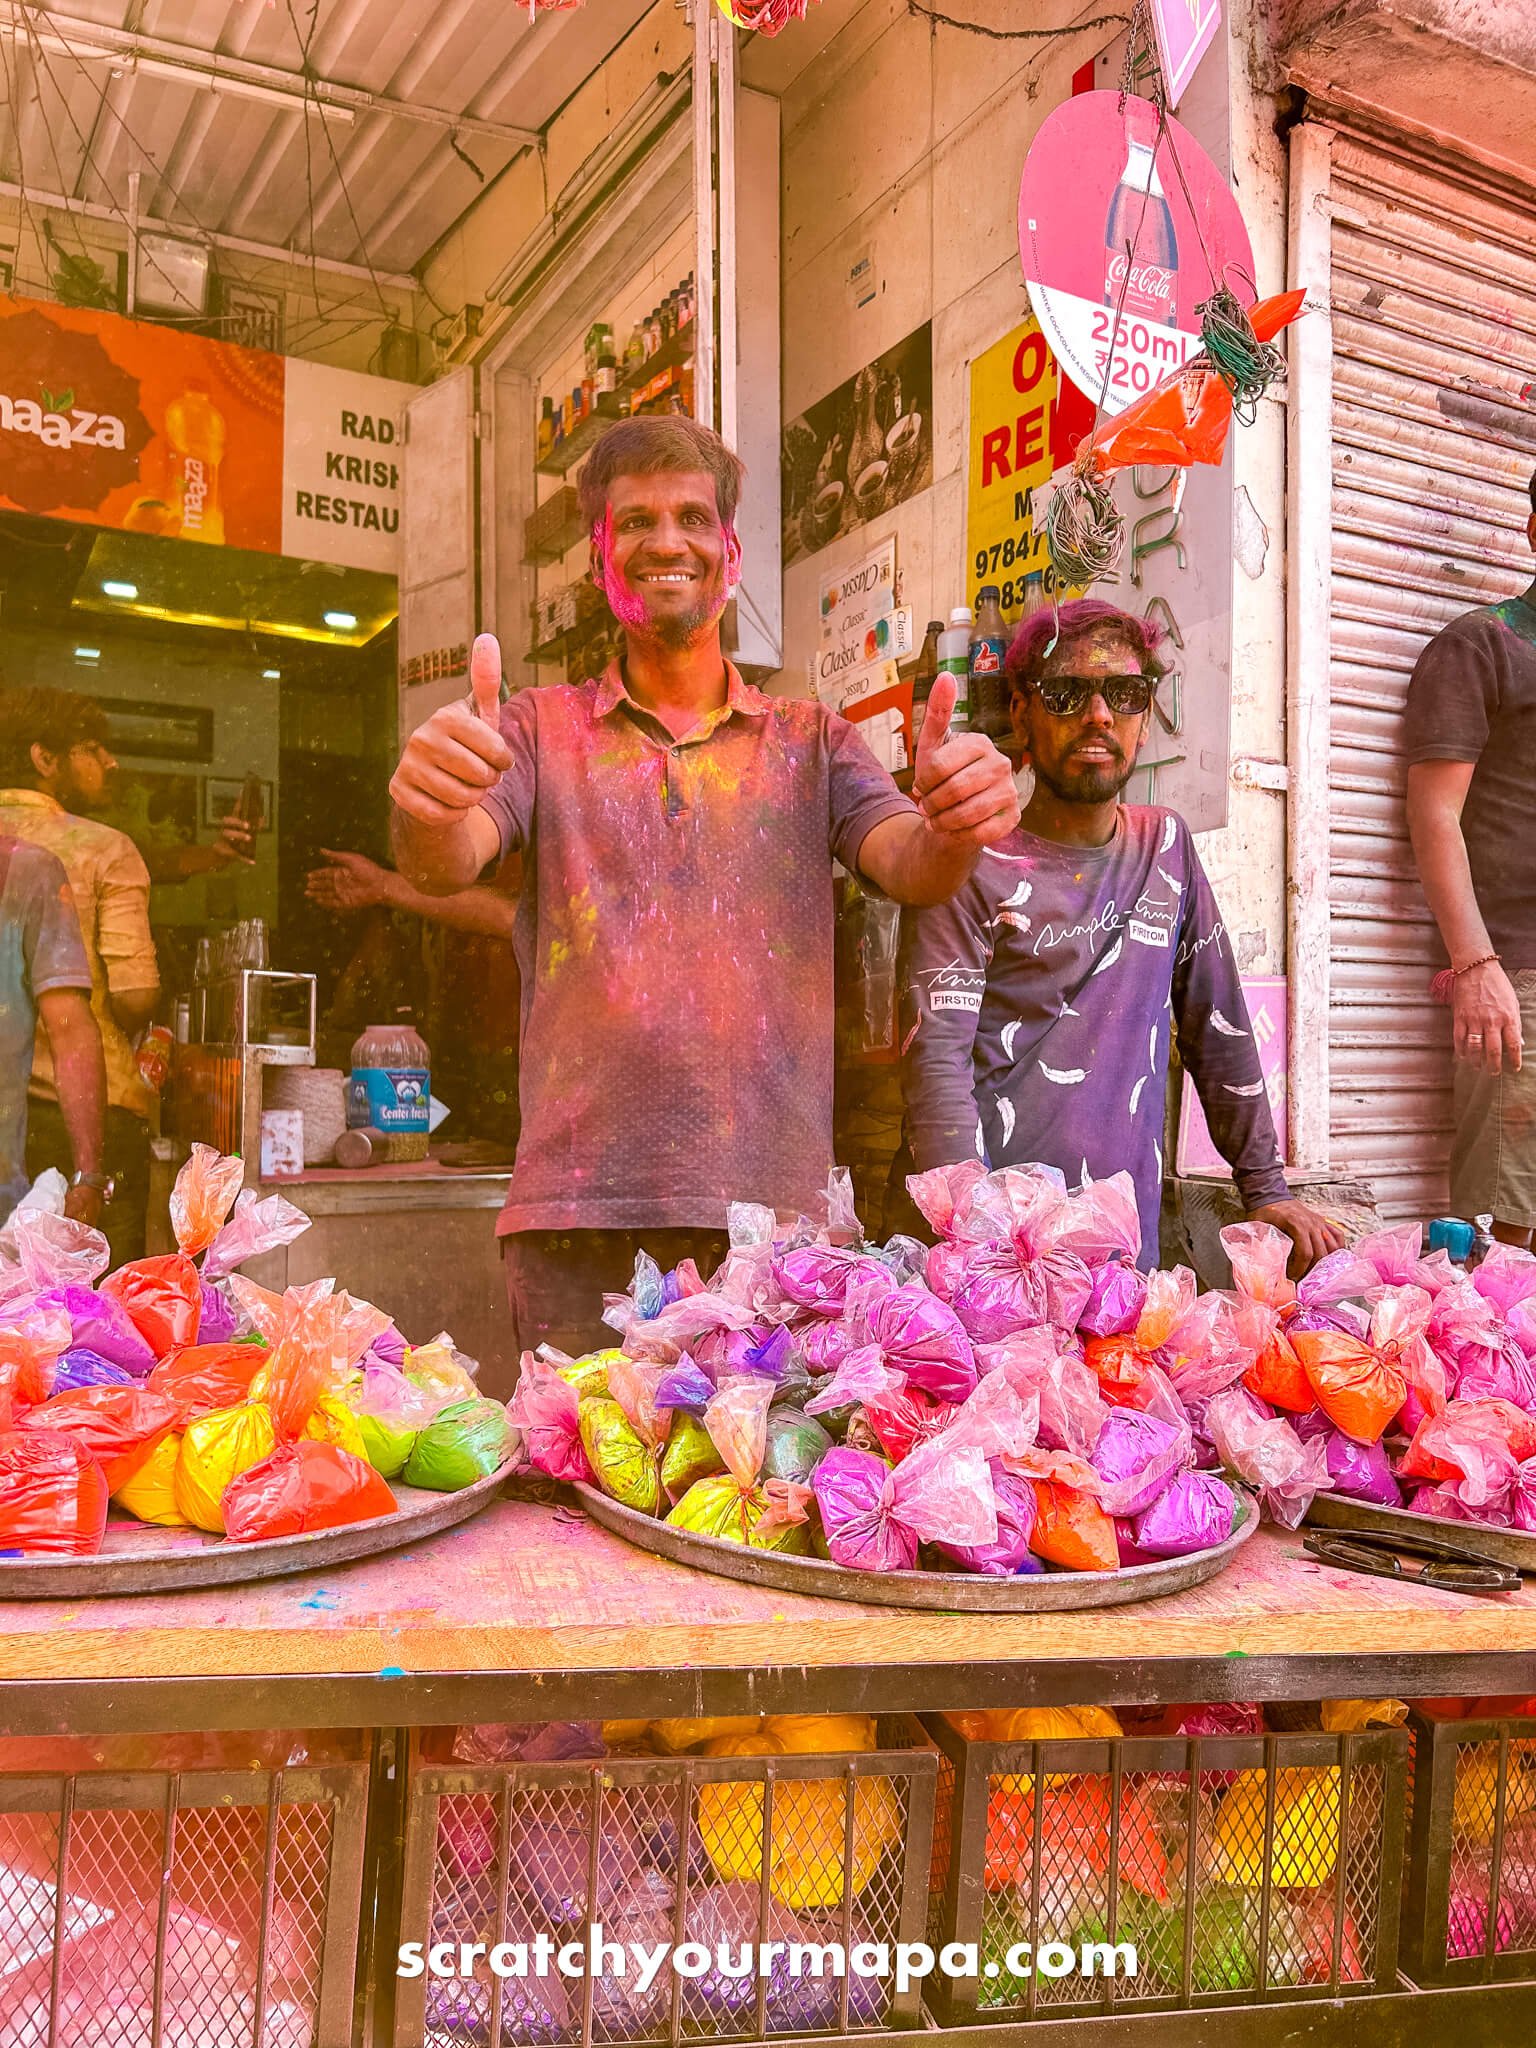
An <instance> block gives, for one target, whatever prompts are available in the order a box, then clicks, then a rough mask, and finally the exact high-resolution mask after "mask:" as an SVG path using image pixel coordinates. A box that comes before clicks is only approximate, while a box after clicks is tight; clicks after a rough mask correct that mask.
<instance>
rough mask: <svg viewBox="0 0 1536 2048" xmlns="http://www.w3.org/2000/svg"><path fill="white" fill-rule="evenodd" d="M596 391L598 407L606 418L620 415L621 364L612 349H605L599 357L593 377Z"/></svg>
mask: <svg viewBox="0 0 1536 2048" xmlns="http://www.w3.org/2000/svg"><path fill="white" fill-rule="evenodd" d="M593 384H594V388H595V392H596V407H597V410H598V412H599V413H600V414H601V415H602V417H603V418H604V419H617V418H618V416H619V366H618V364H617V363H616V362H615V361H614V358H613V355H612V353H611V351H609V350H606V349H605V350H604V352H603V354H602V355H601V356H599V357H598V361H597V375H596V377H595V378H594V379H593Z"/></svg>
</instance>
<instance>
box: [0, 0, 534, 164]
mask: <svg viewBox="0 0 1536 2048" xmlns="http://www.w3.org/2000/svg"><path fill="white" fill-rule="evenodd" d="M0 35H5V36H10V37H11V38H13V39H15V40H17V41H21V40H23V39H25V38H27V37H29V36H35V37H37V38H38V39H39V40H40V41H41V42H42V43H43V46H44V47H45V48H50V47H51V48H53V49H56V50H58V51H60V52H61V53H62V54H63V55H65V56H68V57H72V58H74V59H76V61H78V62H81V63H105V64H110V65H111V66H113V67H114V68H115V69H117V70H120V71H132V70H134V69H135V68H136V66H137V65H138V63H139V62H140V61H142V62H143V63H144V64H145V66H146V68H149V67H153V72H154V75H155V76H156V77H158V78H164V77H166V76H168V75H170V76H173V77H174V78H175V79H176V80H177V82H178V83H180V82H183V81H184V82H185V84H186V85H187V86H188V87H189V88H190V89H192V90H194V91H203V92H215V93H217V92H228V93H234V94H240V93H244V94H246V95H251V94H255V95H256V96H258V97H261V98H264V99H265V98H268V97H272V98H275V99H277V100H278V101H280V102H281V101H291V102H292V103H293V106H294V109H295V110H296V111H299V110H302V109H304V108H306V107H308V108H312V109H318V111H319V112H320V114H321V115H324V114H325V113H326V112H328V111H329V112H334V113H337V114H340V115H341V116H342V118H343V119H346V120H355V119H356V118H357V117H358V116H359V115H362V114H388V115H389V116H391V118H393V119H395V120H400V121H415V122H418V123H420V124H422V125H423V126H426V127H429V128H440V129H443V130H445V131H446V132H448V133H449V134H458V135H482V136H485V137H487V138H488V139H489V140H491V141H494V142H501V143H505V144H506V145H507V146H508V147H509V148H513V149H520V148H524V147H526V146H527V145H529V144H532V143H535V142H537V141H538V139H539V138H538V131H537V130H536V129H533V128H516V127H510V126H508V125H507V124H506V123H505V122H502V121H488V120H485V119H484V118H483V117H482V116H480V115H475V114H453V113H449V112H448V111H446V109H444V108H441V107H428V106H421V105H419V104H417V103H415V102H413V101H410V100H397V99H390V98H388V97H386V96H385V95H384V94H383V93H374V92H365V91H363V90H362V88H361V87H358V86H351V85H338V84H336V83H335V82H334V81H333V80H331V79H327V78H318V77H310V78H306V77H305V76H304V74H303V73H302V72H298V71H285V70H283V69H281V68H280V67H279V66H277V65H275V64H256V63H253V62H251V61H250V60H249V59H247V58H244V57H229V56H220V55H212V56H210V55H209V54H207V53H206V52H204V51H201V50H194V49H192V48H190V47H189V46H188V45H187V44H185V43H173V42H168V41H167V40H166V39H165V38H164V37H162V36H145V35H135V34H133V33H132V32H131V31H129V30H127V29H118V28H111V27H108V26H107V25H106V24H105V23H102V22H95V21H89V20H86V19H84V18H83V17H81V16H78V15H71V14H64V13H61V12H60V11H59V10H58V9H57V8H50V7H32V6H28V5H27V4H26V0H0Z"/></svg>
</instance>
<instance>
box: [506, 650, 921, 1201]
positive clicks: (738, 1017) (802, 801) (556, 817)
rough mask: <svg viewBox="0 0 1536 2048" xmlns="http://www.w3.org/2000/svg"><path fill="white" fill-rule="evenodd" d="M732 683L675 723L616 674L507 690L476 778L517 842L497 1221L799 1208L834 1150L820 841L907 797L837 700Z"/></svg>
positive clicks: (817, 1187)
mask: <svg viewBox="0 0 1536 2048" xmlns="http://www.w3.org/2000/svg"><path fill="white" fill-rule="evenodd" d="M728 678H729V691H728V696H727V701H726V702H725V703H724V704H723V705H721V706H720V707H719V709H718V710H716V711H713V712H711V713H710V714H709V715H708V716H707V717H706V718H704V719H703V720H702V721H701V722H700V724H699V725H697V726H696V727H695V728H694V730H693V731H692V732H691V733H689V735H688V737H687V738H686V739H684V740H674V739H673V737H672V735H671V734H670V733H669V732H668V731H667V730H666V728H665V726H663V725H662V724H661V723H660V721H659V720H657V719H656V718H654V717H653V716H652V715H651V714H650V713H648V712H646V711H644V710H642V709H641V708H640V707H639V706H638V705H637V704H635V702H634V701H633V700H632V698H631V697H630V696H629V693H628V691H627V690H626V689H625V687H624V682H623V679H622V677H621V675H620V673H619V670H618V667H617V665H616V664H615V665H613V666H610V667H609V669H608V670H607V672H606V673H605V674H604V675H603V677H602V679H601V680H600V681H589V682H585V683H582V684H580V685H578V686H571V685H566V684H561V685H558V686H556V687H554V688H550V689H534V690H524V691H521V692H520V693H519V694H518V695H517V696H515V697H514V698H513V699H512V701H511V702H510V703H509V704H507V705H506V706H504V708H503V710H502V714H501V730H502V736H503V738H504V739H505V740H506V742H507V745H508V746H509V747H510V748H511V750H512V766H511V767H510V768H509V769H508V770H507V771H506V773H505V774H504V775H503V776H502V778H501V780H500V781H499V782H498V783H497V784H496V786H495V788H494V789H493V790H492V791H491V792H490V794H489V795H488V796H487V798H486V800H485V801H486V809H487V810H488V811H489V812H490V814H491V816H492V817H493V818H494V819H495V821H496V824H497V827H498V829H499V831H500V834H501V848H502V854H503V857H505V855H506V854H507V853H508V852H510V851H511V850H512V849H513V848H518V849H520V850H521V851H522V853H523V857H524V878H525V879H524V888H523V893H522V898H521V901H520V902H519V905H518V914H517V925H516V930H515V934H514V939H513V944H514V946H515V949H516V952H517V959H518V965H519V967H520V969H521V971H522V984H523V985H522V1031H521V1082H520V1095H521V1103H522V1135H521V1137H520V1138H519V1140H518V1147H517V1163H516V1166H515V1167H514V1169H513V1174H512V1185H511V1189H510V1191H509V1193H508V1196H507V1203H506V1207H505V1208H504V1209H503V1210H502V1212H501V1220H500V1222H499V1224H498V1225H497V1229H498V1233H499V1234H500V1235H502V1236H505V1235H507V1234H508V1233H509V1232H512V1231H518V1230H619V1229H630V1230H635V1229H662V1228H667V1227H675V1226H685V1225H708V1226H714V1227H718V1226H719V1225H721V1224H722V1223H723V1222H724V1221H725V1211H726V1205H727V1203H728V1202H732V1201H752V1202H767V1203H770V1204H771V1205H772V1206H773V1207H775V1208H779V1209H789V1210H796V1209H810V1208H811V1207H812V1205H813V1203H814V1202H815V1199H816V1197H817V1195H818V1194H819V1193H820V1192H821V1191H822V1190H823V1189H824V1188H825V1186H826V1178H827V1172H828V1169H829V1168H830V1166H831V1164H832V1065H833V994H832V948H833V888H832V861H833V859H834V858H835V859H837V860H839V861H841V862H842V863H843V865H844V866H845V867H848V868H855V869H856V868H857V865H858V854H859V848H860V846H861V845H862V843H863V841H864V838H865V835H866V834H867V833H868V832H869V831H870V830H871V829H872V827H874V826H876V825H878V824H879V823H880V822H881V821H882V820H883V819H885V818H891V817H895V816H897V815H899V814H900V813H902V812H905V811H911V810H912V808H913V806H912V805H911V804H910V803H909V802H908V800H907V798H906V797H904V796H902V795H901V793H900V792H899V791H898V790H897V788H896V786H895V784H894V783H893V782H892V780H891V778H890V776H889V775H888V774H887V773H886V772H885V770H884V769H883V768H881V767H880V765H879V764H878V762H877V761H876V760H875V758H874V756H873V755H872V754H871V753H870V751H869V749H868V747H867V746H866V745H865V744H864V742H863V740H861V739H860V738H859V736H858V734H857V733H856V732H855V731H854V729H853V727H852V726H851V725H849V724H848V723H847V721H846V720H845V719H842V718H838V717H835V716H834V715H833V714H832V713H831V712H829V711H827V710H826V709H825V708H824V707H823V706H822V705H820V704H818V703H815V702H811V701H808V700H807V699H804V698H789V697H767V696H764V695H763V694H762V692H761V691H758V690H755V689H752V688H751V687H749V686H748V685H747V684H746V683H744V682H743V681H742V679H741V677H740V676H739V675H738V674H737V672H736V670H735V669H734V668H732V667H729V665H728Z"/></svg>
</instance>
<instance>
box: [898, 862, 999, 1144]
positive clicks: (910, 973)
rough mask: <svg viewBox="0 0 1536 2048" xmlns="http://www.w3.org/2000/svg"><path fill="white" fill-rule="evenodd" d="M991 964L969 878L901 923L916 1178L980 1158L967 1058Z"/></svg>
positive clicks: (905, 1085)
mask: <svg viewBox="0 0 1536 2048" xmlns="http://www.w3.org/2000/svg"><path fill="white" fill-rule="evenodd" d="M991 964H992V936H991V932H990V930H989V928H988V925H987V916H986V902H985V899H984V897H983V895H982V892H981V889H980V887H979V885H978V884H977V882H976V881H975V879H974V878H972V880H970V881H969V882H967V883H966V884H965V886H964V887H963V888H962V889H961V890H960V891H959V892H958V894H957V895H955V896H953V897H951V898H950V900H949V902H947V903H938V904H934V905H933V906H932V907H931V908H929V909H925V910H914V911H908V912H907V913H906V915H905V916H904V917H903V918H902V948H901V1018H902V1062H901V1091H902V1096H903V1099H904V1101H905V1103H906V1122H907V1140H908V1143H909V1144H910V1145H911V1148H912V1156H913V1159H914V1160H915V1162H916V1165H917V1170H918V1172H919V1173H926V1172H927V1170H928V1169H929V1167H931V1166H950V1165H953V1164H955V1163H957V1162H958V1161H960V1160H963V1159H975V1158H978V1157H979V1156H980V1155H981V1141H980V1130H981V1115H980V1111H979V1110H978V1108H977V1103H976V1089H975V1079H974V1070H973V1068H972V1064H971V1055H972V1052H973V1050H974V1048H975V1044H976V1030H977V1026H978V1025H979V1023H980V1021H981V1005H982V999H983V997H984V996H985V994H986V988H987V970H988V968H989V967H990V966H991Z"/></svg>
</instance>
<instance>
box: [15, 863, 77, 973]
mask: <svg viewBox="0 0 1536 2048" xmlns="http://www.w3.org/2000/svg"><path fill="white" fill-rule="evenodd" d="M27 867H28V868H29V870H32V872H31V873H30V874H29V876H28V879H27V887H26V889H25V891H24V894H23V899H22V902H23V907H22V933H21V943H22V953H23V958H24V960H25V963H26V970H27V980H28V982H29V983H30V984H31V988H32V993H33V995H34V996H43V995H47V994H48V993H49V991H50V990H51V989H56V988H83V989H89V987H90V985H91V968H90V962H89V961H88V960H87V959H86V957H85V940H84V939H83V938H82V937H81V935H80V919H79V917H78V916H77V915H76V912H75V899H74V895H73V893H72V892H71V890H70V886H69V878H68V876H67V875H66V874H65V872H64V867H63V863H62V862H61V861H59V860H57V859H56V858H55V857H54V856H53V855H52V854H51V853H46V852H44V850H43V849H42V848H41V847H34V848H32V849H30V853H29V857H28V859H27Z"/></svg>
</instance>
